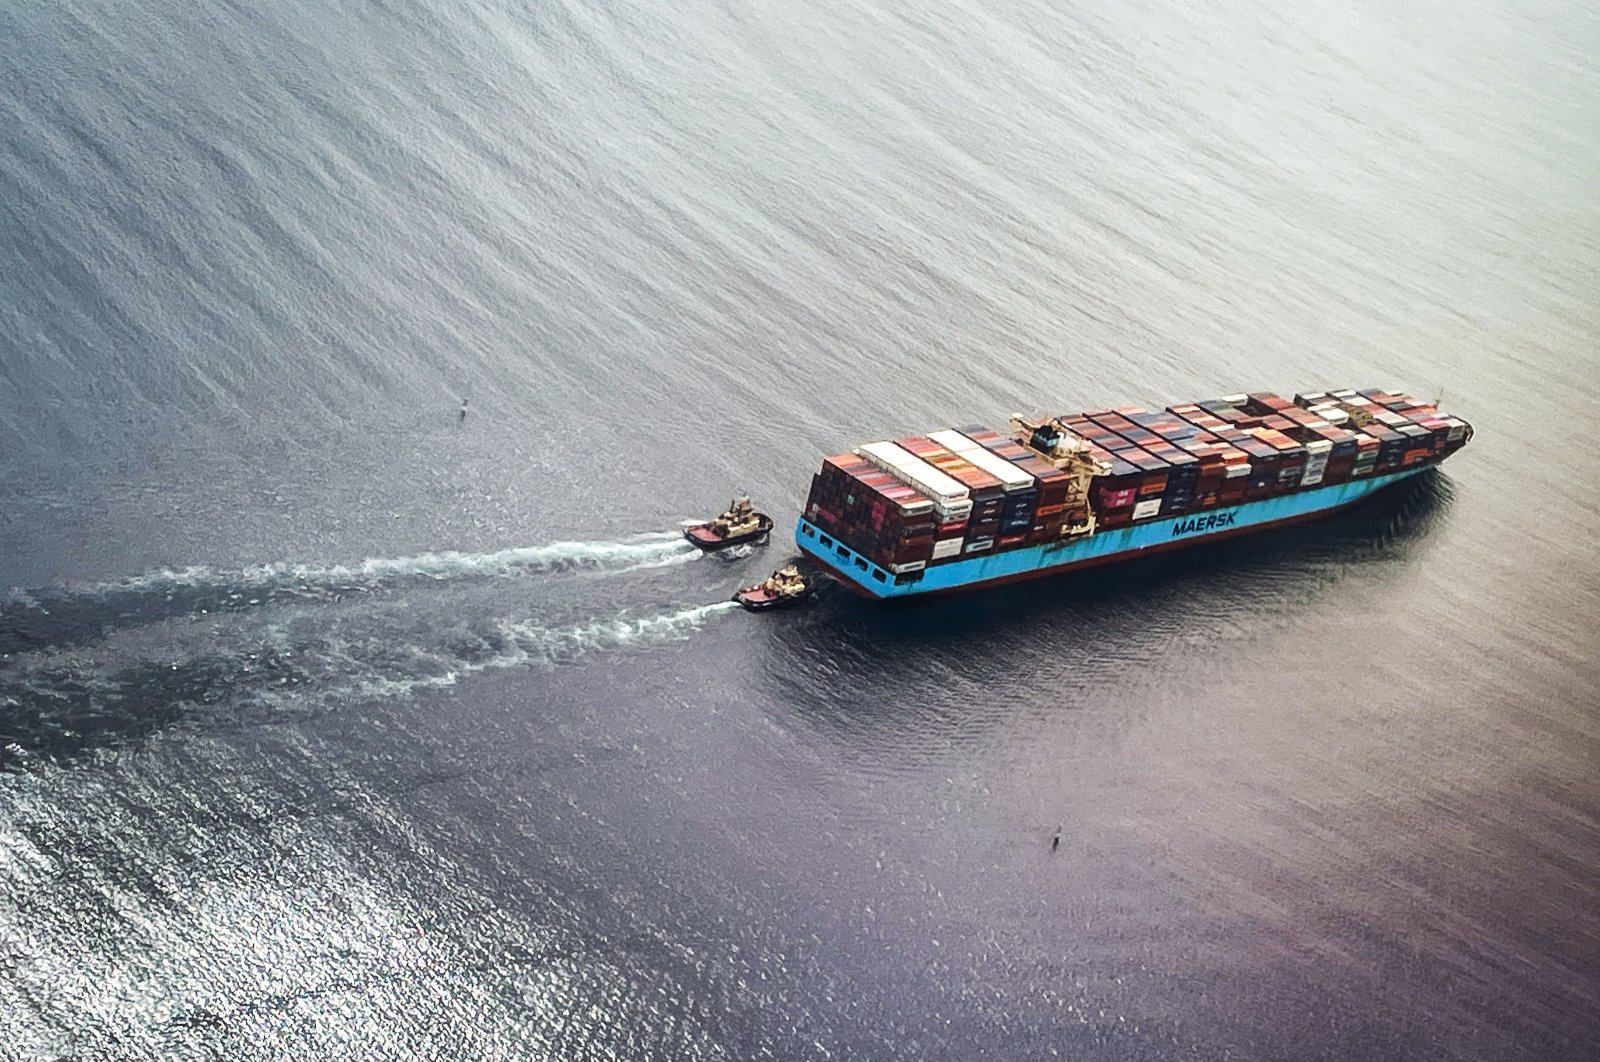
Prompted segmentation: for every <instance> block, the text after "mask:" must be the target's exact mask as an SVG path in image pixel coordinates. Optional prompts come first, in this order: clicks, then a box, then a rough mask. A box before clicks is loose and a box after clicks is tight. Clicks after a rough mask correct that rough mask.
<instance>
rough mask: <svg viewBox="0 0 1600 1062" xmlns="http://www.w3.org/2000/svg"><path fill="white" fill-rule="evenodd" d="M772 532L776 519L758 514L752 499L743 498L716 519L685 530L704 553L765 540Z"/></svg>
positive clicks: (691, 540)
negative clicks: (751, 501) (773, 521)
mask: <svg viewBox="0 0 1600 1062" xmlns="http://www.w3.org/2000/svg"><path fill="white" fill-rule="evenodd" d="M771 531H772V517H770V516H768V515H767V514H766V513H758V512H756V511H755V508H754V507H752V506H751V504H750V499H749V498H746V497H739V498H735V499H733V503H732V504H731V505H729V506H728V508H727V510H726V511H725V512H724V513H723V514H722V515H721V516H719V517H717V518H716V519H715V520H707V521H706V522H705V523H703V524H695V525H694V526H693V527H686V528H684V530H683V537H684V538H686V539H688V540H689V541H690V542H693V543H694V544H695V545H696V546H699V547H700V548H701V549H703V550H707V551H710V550H717V549H727V548H728V547H729V546H737V545H739V544H740V543H742V542H754V541H755V540H756V539H758V538H765V537H766V536H767V534H768V533H769V532H771Z"/></svg>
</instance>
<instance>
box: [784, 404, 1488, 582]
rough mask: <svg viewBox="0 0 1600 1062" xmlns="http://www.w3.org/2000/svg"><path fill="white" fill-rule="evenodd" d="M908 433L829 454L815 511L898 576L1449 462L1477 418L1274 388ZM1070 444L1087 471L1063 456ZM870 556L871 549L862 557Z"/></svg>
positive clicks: (809, 513)
mask: <svg viewBox="0 0 1600 1062" xmlns="http://www.w3.org/2000/svg"><path fill="white" fill-rule="evenodd" d="M1019 423H1020V424H1023V425H1025V426H1026V427H1024V428H1022V429H1019V430H1018V431H1017V433H1016V437H1008V436H1005V435H1002V434H1001V433H999V432H996V431H992V430H990V429H987V428H984V427H981V426H976V425H972V426H967V427H963V428H960V429H946V430H943V431H936V432H933V433H931V434H929V435H925V436H921V435H919V436H907V437H905V438H901V439H896V440H894V441H893V442H878V443H870V444H868V445H865V446H862V447H859V448H858V449H856V450H855V451H853V452H851V453H848V454H839V455H836V456H833V457H829V458H826V459H825V460H824V461H823V467H822V470H821V471H820V472H819V473H818V474H817V475H816V476H814V477H813V478H812V487H811V495H810V497H809V498H808V499H807V504H806V519H808V520H809V521H811V522H812V523H813V524H815V525H816V526H817V528H818V529H819V530H820V531H822V532H824V533H826V534H828V535H832V536H833V537H835V538H837V539H838V541H839V542H841V543H843V544H844V545H847V546H849V547H850V548H852V549H854V550H855V551H856V552H858V553H860V554H862V555H863V556H865V557H869V558H871V559H872V560H873V561H874V562H876V563H878V564H881V565H882V566H883V567H884V568H885V569H887V570H888V571H890V572H893V573H895V574H897V575H899V574H903V573H907V572H914V571H917V570H919V569H921V568H923V567H926V566H928V565H933V564H941V563H948V562H952V561H955V560H959V559H961V558H962V557H968V556H972V555H975V554H980V553H986V552H990V551H994V552H1001V551H1005V550H1010V549H1016V548H1019V547H1022V546H1030V545H1041V544H1046V543H1052V542H1058V541H1062V540H1064V538H1065V537H1067V536H1070V535H1081V534H1082V533H1084V532H1085V531H1087V530H1088V529H1089V526H1090V524H1091V520H1092V523H1093V528H1094V530H1097V531H1098V530H1111V529H1115V528H1118V527H1125V526H1129V525H1131V524H1134V523H1137V522H1143V521H1148V520H1151V519H1154V518H1156V517H1158V516H1169V515H1170V516H1181V515H1184V514H1188V513H1195V512H1203V511H1205V510H1208V509H1217V508H1225V507H1229V506H1236V505H1239V504H1241V503H1244V502H1248V501H1252V500H1257V499H1263V498H1269V497H1274V496H1277V495H1281V494H1287V493H1291V492H1294V491H1299V490H1307V489H1313V488H1316V487H1321V486H1330V485H1333V484H1337V483H1342V482H1346V481H1348V480H1352V479H1358V478H1362V477H1367V476H1375V475H1384V474H1387V473H1390V472H1396V471H1400V470H1402V469H1407V468H1413V467H1416V466H1417V465H1420V464H1423V463H1426V462H1433V461H1437V460H1440V459H1442V458H1444V457H1445V456H1447V455H1448V454H1450V453H1453V452H1454V451H1455V450H1457V449H1459V448H1460V447H1461V446H1463V445H1464V444H1465V443H1466V440H1467V438H1468V437H1469V436H1470V428H1469V427H1468V426H1467V425H1466V423H1465V422H1463V421H1461V420H1458V419H1456V418H1453V417H1449V416H1446V415H1444V414H1442V413H1440V412H1439V411H1438V410H1437V409H1436V408H1435V407H1434V406H1432V405H1429V404H1426V403H1422V402H1419V401H1418V400H1416V399H1415V398H1412V397H1411V396H1409V395H1397V394H1392V393H1390V392H1387V391H1378V390H1368V391H1331V392H1329V391H1323V392H1314V393H1310V394H1299V395H1295V396H1294V399H1293V400H1292V401H1291V400H1289V399H1285V398H1283V397H1281V396H1279V395H1275V394H1270V393H1267V392H1257V393H1253V394H1238V395H1229V396H1227V397H1224V398H1221V399H1217V400H1215V401H1211V402H1199V403H1188V404H1184V405H1177V406H1169V407H1168V408H1166V409H1165V410H1161V411H1150V410H1146V409H1143V408H1141V407H1137V406H1129V407H1123V408H1119V409H1100V410H1090V411H1088V412H1085V413H1080V414H1077V415H1074V416H1069V417H1061V418H1057V419H1055V420H1053V421H1039V422H1033V421H1018V422H1014V426H1015V425H1016V424H1019ZM1062 445H1068V446H1070V448H1071V449H1072V451H1073V452H1074V453H1079V454H1086V455H1087V456H1088V457H1089V458H1090V459H1092V461H1093V462H1094V465H1095V468H1096V469H1097V472H1096V474H1095V475H1093V477H1092V479H1088V480H1087V482H1088V484H1089V486H1088V489H1087V493H1086V496H1079V494H1078V487H1079V485H1080V484H1081V483H1083V482H1085V480H1084V479H1079V478H1077V477H1075V476H1074V475H1072V474H1069V473H1068V472H1065V471H1063V470H1062V469H1061V468H1059V467H1057V464H1059V463H1060V462H1059V461H1056V462H1054V463H1053V462H1052V459H1051V455H1052V454H1053V453H1058V452H1061V451H1059V450H1058V449H1056V448H1057V447H1059V446H1062ZM858 563H860V562H858Z"/></svg>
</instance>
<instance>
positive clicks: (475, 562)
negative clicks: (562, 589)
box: [85, 531, 699, 593]
mask: <svg viewBox="0 0 1600 1062" xmlns="http://www.w3.org/2000/svg"><path fill="white" fill-rule="evenodd" d="M698 555H699V551H698V550H696V549H695V548H694V547H693V546H691V545H689V543H688V542H686V541H684V538H683V536H682V535H679V534H674V533H673V532H670V531H659V532H648V533H645V534H640V535H635V536H633V537H631V538H627V539H618V540H616V541H612V542H551V543H548V544H546V545H542V546H516V547H513V548H511V549H502V550H494V551H492V552H488V553H465V552H460V551H457V550H447V551H444V552H440V553H419V554H416V555H414V556H410V557H369V558H367V559H366V560H363V561H358V562H356V563H354V564H292V563H278V564H260V565H255V566H252V567H248V568H240V569H234V570H229V569H213V568H208V567H204V566H198V567H190V568H180V569H176V570H174V569H162V570H159V571H153V572H146V573H145V574H143V575H136V576H133V577H131V578H128V579H124V580H118V581H114V582H109V583H99V584H95V585H92V586H89V587H86V588H85V592H89V593H93V592H101V593H105V592H112V591H117V590H125V589H126V590H144V589H164V588H168V587H205V586H229V587H234V588H248V587H270V586H277V585H282V584H293V585H297V586H299V585H309V586H345V585H362V584H370V583H373V582H384V581H389V580H395V579H406V578H415V579H449V578H454V577H460V576H471V575H501V574H506V573H510V572H537V571H571V570H576V569H584V568H621V569H626V568H630V567H635V566H638V565H650V564H660V563H663V562H665V563H674V562H679V561H685V560H692V559H693V558H694V557H696V556H698Z"/></svg>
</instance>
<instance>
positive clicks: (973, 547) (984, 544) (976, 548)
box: [961, 538, 994, 553]
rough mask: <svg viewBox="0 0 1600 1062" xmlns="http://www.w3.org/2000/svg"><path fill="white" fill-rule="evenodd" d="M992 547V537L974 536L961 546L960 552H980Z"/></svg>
mask: <svg viewBox="0 0 1600 1062" xmlns="http://www.w3.org/2000/svg"><path fill="white" fill-rule="evenodd" d="M993 548H994V539H992V538H975V539H973V540H972V541H970V542H968V543H967V544H966V545H964V546H962V547H961V552H962V553H982V552H983V551H984V550H986V549H993Z"/></svg>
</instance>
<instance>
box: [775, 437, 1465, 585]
mask: <svg viewBox="0 0 1600 1062" xmlns="http://www.w3.org/2000/svg"><path fill="white" fill-rule="evenodd" d="M1431 467H1433V465H1432V464H1431V463H1430V464H1428V465H1423V466H1420V467H1417V468H1410V469H1406V470H1405V471H1403V472H1393V473H1390V474H1388V475H1384V476H1372V477H1367V478H1363V479H1358V480H1352V481H1349V482H1346V483H1339V484H1335V485H1334V486H1331V487H1320V488H1317V489H1314V490H1304V491H1296V492H1295V493H1293V494H1283V495H1279V496H1278V497H1275V498H1262V499H1260V500H1258V501H1251V502H1245V503H1243V504H1241V505H1234V506H1229V507H1227V508H1222V509H1212V510H1209V511H1207V512H1202V513H1191V514H1188V515H1185V516H1165V517H1156V518H1155V519H1152V520H1148V521H1145V522H1142V523H1139V524H1135V525H1133V526H1132V527H1119V528H1117V529H1115V530H1112V531H1097V532H1095V533H1094V534H1092V535H1089V536H1087V537H1086V538H1080V539H1074V540H1070V541H1066V542H1060V543H1051V544H1049V545H1040V546H1023V547H1020V548H1017V549H1009V550H1005V551H1004V552H1001V553H983V554H978V555H976V556H971V557H964V558H962V559H961V560H956V561H949V562H946V563H941V564H934V565H930V566H929V567H927V568H925V569H923V570H922V571H920V572H914V573H910V574H909V575H901V576H896V575H895V574H894V573H893V572H890V571H887V570H886V569H884V568H882V567H880V566H878V565H877V564H874V563H873V562H872V561H871V560H870V559H869V558H867V557H865V556H863V555H862V554H859V553H857V552H856V551H854V550H852V549H851V548H849V547H848V546H846V545H845V544H844V543H842V542H837V541H835V540H834V539H833V537H832V536H831V535H829V534H828V533H827V532H825V531H823V530H822V529H821V528H819V527H817V526H816V525H814V524H812V523H811V522H810V521H809V520H806V519H805V518H803V517H802V518H801V520H800V522H799V523H798V524H796V526H795V543H796V545H798V546H799V547H800V549H801V551H802V552H803V553H805V554H806V555H807V556H808V557H810V558H811V559H812V560H814V561H816V562H817V563H818V564H820V565H821V566H822V567H824V568H826V569H827V570H828V571H830V572H832V573H833V574H834V575H835V576H836V577H838V578H839V580H840V581H841V582H843V583H844V584H845V585H846V586H848V587H850V588H851V589H852V590H856V591H859V592H861V593H863V594H866V595H867V596H868V597H873V598H879V599H884V598H893V597H911V596H913V595H916V594H937V593H949V592H951V591H955V590H968V589H971V588H973V587H977V586H993V585H997V584H1000V583H1008V582H1015V581H1017V580H1021V579H1033V578H1038V577H1039V576H1043V575H1054V574H1057V573H1060V572H1064V571H1068V570H1071V569H1073V568H1083V567H1089V566H1091V565H1096V564H1109V563H1112V562H1115V561H1121V560H1131V559H1133V558H1135V557H1138V556H1144V555H1149V554H1150V553H1153V552H1157V551H1160V550H1166V549H1173V548H1176V547H1180V546H1187V545H1193V544H1194V543H1196V542H1205V541H1209V540H1214V539H1216V538H1223V537H1228V536H1230V535H1236V534H1239V533H1240V532H1244V531H1260V530H1263V529H1265V528H1267V527H1271V526H1274V525H1277V524H1287V523H1291V522H1294V521H1298V520H1304V519H1307V518H1310V517H1313V516H1317V515H1320V514H1323V513H1327V512H1330V511H1332V510H1334V509H1339V508H1342V507H1344V506H1346V505H1350V504H1353V503H1355V502H1358V501H1360V500H1361V499H1362V498H1365V497H1368V496H1369V495H1371V494H1373V493H1375V492H1376V491H1379V490H1382V489H1383V488H1385V487H1387V486H1390V485H1392V484H1394V483H1397V482H1399V481H1400V480H1403V479H1406V478H1408V477H1410V476H1414V475H1416V474H1417V473H1419V472H1423V471H1426V470H1427V469H1428V468H1431Z"/></svg>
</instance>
